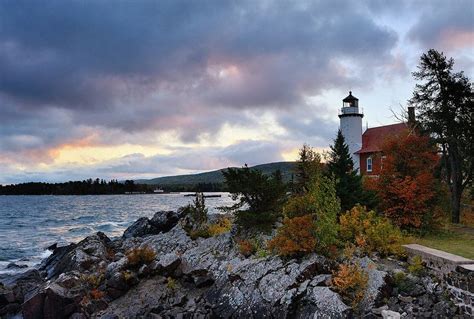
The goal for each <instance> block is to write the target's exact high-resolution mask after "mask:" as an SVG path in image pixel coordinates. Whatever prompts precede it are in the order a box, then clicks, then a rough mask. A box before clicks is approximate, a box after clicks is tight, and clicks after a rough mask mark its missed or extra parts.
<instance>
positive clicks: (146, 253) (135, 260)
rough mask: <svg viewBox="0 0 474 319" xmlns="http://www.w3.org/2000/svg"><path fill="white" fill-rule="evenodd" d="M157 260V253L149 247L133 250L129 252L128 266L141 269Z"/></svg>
mask: <svg viewBox="0 0 474 319" xmlns="http://www.w3.org/2000/svg"><path fill="white" fill-rule="evenodd" d="M155 258H156V253H155V251H154V250H153V249H152V248H150V247H148V246H144V247H139V248H133V249H131V250H129V251H128V252H127V259H128V265H129V266H130V267H140V266H141V265H145V264H149V263H151V262H152V261H153V260H155Z"/></svg>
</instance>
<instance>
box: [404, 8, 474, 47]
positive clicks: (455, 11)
mask: <svg viewBox="0 0 474 319" xmlns="http://www.w3.org/2000/svg"><path fill="white" fill-rule="evenodd" d="M423 5H424V7H425V8H424V10H423V13H422V14H421V17H420V19H419V20H418V22H417V23H416V24H415V25H414V26H413V27H412V29H411V30H410V33H409V37H410V38H411V39H412V40H414V41H417V42H419V43H421V44H422V45H423V46H424V47H425V48H437V49H440V50H447V51H451V52H452V51H454V50H456V49H462V48H468V47H472V45H473V43H474V14H473V12H474V6H473V3H472V1H469V0H456V1H452V2H447V1H430V2H427V3H425V4H423Z"/></svg>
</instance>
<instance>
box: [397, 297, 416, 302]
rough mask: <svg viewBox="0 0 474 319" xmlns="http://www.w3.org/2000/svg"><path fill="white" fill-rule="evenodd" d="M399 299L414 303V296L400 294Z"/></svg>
mask: <svg viewBox="0 0 474 319" xmlns="http://www.w3.org/2000/svg"><path fill="white" fill-rule="evenodd" d="M398 300H400V301H401V302H405V303H412V302H413V297H410V296H402V295H398Z"/></svg>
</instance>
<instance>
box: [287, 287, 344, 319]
mask: <svg viewBox="0 0 474 319" xmlns="http://www.w3.org/2000/svg"><path fill="white" fill-rule="evenodd" d="M351 313H352V310H351V308H350V307H349V306H347V305H346V304H344V302H343V301H342V299H341V297H340V296H339V295H338V294H337V293H335V292H334V291H332V290H330V289H329V288H328V287H314V288H311V289H309V291H308V293H307V295H306V296H305V297H303V299H302V302H301V303H300V304H299V307H298V308H297V311H296V313H295V318H349V317H350V316H351Z"/></svg>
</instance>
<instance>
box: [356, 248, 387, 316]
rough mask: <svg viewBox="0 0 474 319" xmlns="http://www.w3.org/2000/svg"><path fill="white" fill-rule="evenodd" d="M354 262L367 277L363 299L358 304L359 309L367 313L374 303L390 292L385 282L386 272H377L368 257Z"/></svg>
mask: <svg viewBox="0 0 474 319" xmlns="http://www.w3.org/2000/svg"><path fill="white" fill-rule="evenodd" d="M356 262H358V263H359V265H360V266H361V268H362V269H363V270H364V271H365V272H367V275H368V277H369V280H368V282H367V290H366V292H365V295H364V299H362V301H361V303H360V309H362V310H363V311H366V312H369V311H370V309H372V308H373V307H374V306H375V305H376V303H378V302H380V301H381V300H383V299H384V298H387V297H389V296H390V292H391V290H390V289H388V288H389V287H388V286H389V285H388V282H387V280H388V277H389V276H388V273H387V272H386V271H383V270H378V269H377V265H376V264H375V263H374V262H373V261H372V260H371V259H370V258H369V257H363V258H358V259H357V260H356Z"/></svg>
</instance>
